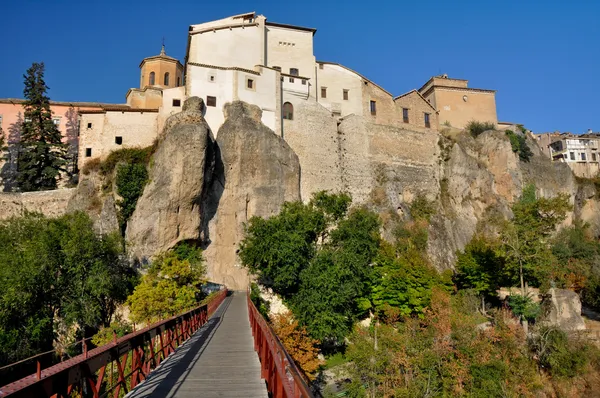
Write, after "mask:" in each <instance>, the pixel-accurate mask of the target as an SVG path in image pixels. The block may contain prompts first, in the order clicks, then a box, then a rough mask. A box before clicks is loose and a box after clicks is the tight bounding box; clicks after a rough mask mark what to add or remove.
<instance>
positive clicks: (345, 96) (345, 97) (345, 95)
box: [343, 90, 348, 101]
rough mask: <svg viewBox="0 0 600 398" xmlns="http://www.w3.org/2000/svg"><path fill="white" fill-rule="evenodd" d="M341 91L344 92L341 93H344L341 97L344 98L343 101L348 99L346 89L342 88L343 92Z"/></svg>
mask: <svg viewBox="0 0 600 398" xmlns="http://www.w3.org/2000/svg"><path fill="white" fill-rule="evenodd" d="M343 93H344V94H343V95H344V97H343V98H344V101H348V90H344V92H343Z"/></svg>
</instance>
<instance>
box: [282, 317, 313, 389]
mask: <svg viewBox="0 0 600 398" xmlns="http://www.w3.org/2000/svg"><path fill="white" fill-rule="evenodd" d="M273 330H274V331H275V333H276V334H277V336H278V337H279V340H280V341H281V344H283V346H284V347H285V350H286V351H287V352H288V354H290V356H291V357H292V359H293V360H294V362H295V363H296V365H298V366H299V367H300V368H301V369H302V370H303V371H304V373H305V374H306V375H307V376H308V378H309V379H311V380H312V379H314V377H315V372H316V371H317V370H318V369H319V367H320V366H321V360H320V359H319V357H318V355H319V349H318V345H319V340H315V339H312V338H310V337H309V336H308V332H307V331H306V328H305V327H301V326H299V325H298V321H296V320H295V319H294V318H293V316H292V314H291V313H289V312H287V313H284V314H277V315H275V317H274V319H273Z"/></svg>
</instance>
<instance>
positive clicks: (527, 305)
mask: <svg viewBox="0 0 600 398" xmlns="http://www.w3.org/2000/svg"><path fill="white" fill-rule="evenodd" d="M508 305H509V307H510V309H511V310H512V312H513V314H515V315H516V316H520V317H523V318H525V319H527V320H528V321H535V319H536V318H537V317H538V315H539V314H540V305H539V304H538V303H534V302H533V300H532V299H531V297H529V296H521V295H520V294H511V295H510V296H508Z"/></svg>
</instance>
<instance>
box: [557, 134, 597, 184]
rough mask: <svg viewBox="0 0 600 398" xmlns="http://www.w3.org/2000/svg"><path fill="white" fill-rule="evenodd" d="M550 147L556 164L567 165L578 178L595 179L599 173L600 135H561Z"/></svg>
mask: <svg viewBox="0 0 600 398" xmlns="http://www.w3.org/2000/svg"><path fill="white" fill-rule="evenodd" d="M557 138H558V139H556V140H554V141H553V142H551V143H550V144H549V145H548V149H549V154H550V158H551V159H552V161H554V162H562V163H567V164H568V165H569V167H570V168H571V169H572V170H573V173H574V174H575V175H576V176H578V177H586V178H591V177H595V176H596V175H597V174H598V171H599V167H598V165H599V162H600V135H598V134H585V135H574V134H561V135H560V136H558V137H557Z"/></svg>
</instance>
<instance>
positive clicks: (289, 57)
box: [265, 25, 315, 95]
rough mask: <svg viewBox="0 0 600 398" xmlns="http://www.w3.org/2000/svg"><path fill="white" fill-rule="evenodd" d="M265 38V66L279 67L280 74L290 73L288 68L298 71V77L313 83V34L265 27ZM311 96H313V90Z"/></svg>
mask: <svg viewBox="0 0 600 398" xmlns="http://www.w3.org/2000/svg"><path fill="white" fill-rule="evenodd" d="M265 29H266V33H267V34H266V36H267V43H266V46H267V66H270V67H274V66H279V67H281V72H283V73H290V68H296V69H298V73H299V75H300V76H304V77H308V78H309V79H310V81H311V82H312V81H314V76H315V56H314V53H313V34H312V32H308V31H303V30H294V29H291V28H282V27H276V26H269V25H266V26H265ZM311 95H314V90H313V91H312V93H311Z"/></svg>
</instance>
